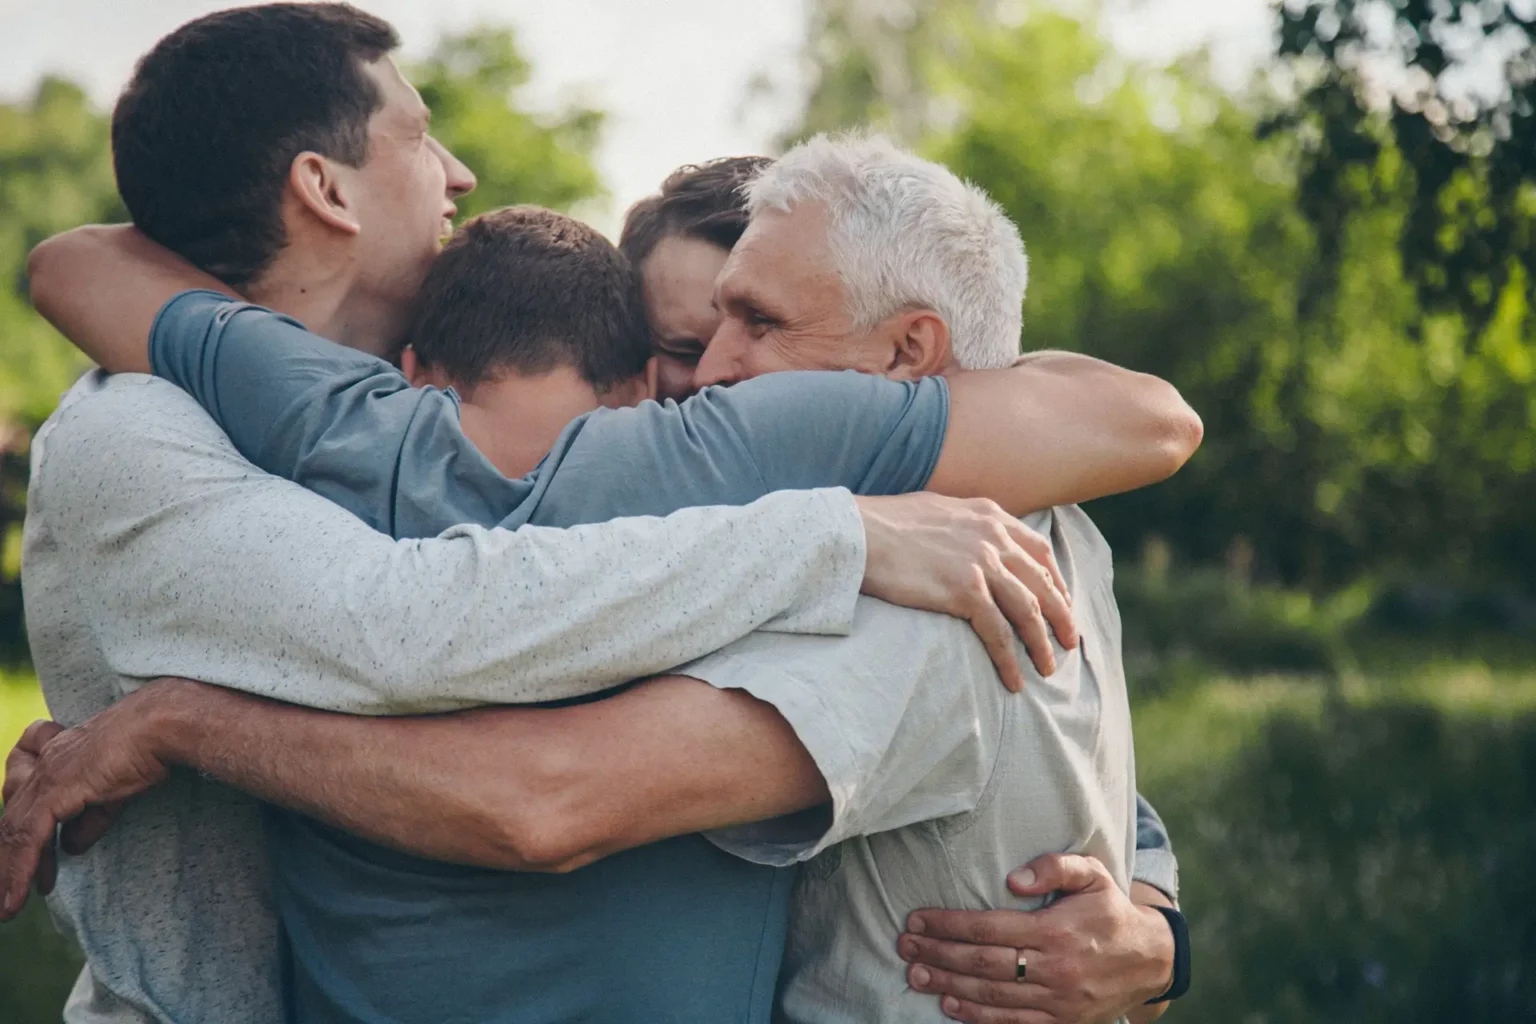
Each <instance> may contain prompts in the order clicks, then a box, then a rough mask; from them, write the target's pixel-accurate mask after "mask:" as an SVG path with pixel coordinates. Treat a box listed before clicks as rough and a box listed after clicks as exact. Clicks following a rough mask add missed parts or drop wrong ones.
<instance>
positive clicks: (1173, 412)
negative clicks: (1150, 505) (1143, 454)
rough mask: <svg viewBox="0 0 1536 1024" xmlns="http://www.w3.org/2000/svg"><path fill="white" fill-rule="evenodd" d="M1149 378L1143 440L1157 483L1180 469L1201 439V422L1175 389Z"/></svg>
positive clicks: (1202, 432) (1193, 452)
mask: <svg viewBox="0 0 1536 1024" xmlns="http://www.w3.org/2000/svg"><path fill="white" fill-rule="evenodd" d="M1152 380H1153V381H1154V382H1155V384H1154V385H1153V389H1154V391H1155V392H1156V394H1155V395H1154V396H1153V401H1152V402H1151V404H1150V406H1149V407H1148V409H1147V423H1148V425H1149V430H1148V436H1147V440H1148V441H1149V442H1150V447H1151V458H1150V461H1149V465H1150V466H1152V467H1155V470H1156V474H1157V480H1156V481H1154V482H1157V481H1162V480H1166V479H1168V478H1169V477H1171V476H1173V475H1174V474H1175V473H1177V472H1178V471H1179V470H1180V469H1182V468H1184V464H1185V463H1186V462H1188V461H1189V460H1190V458H1191V457H1192V456H1193V455H1194V454H1195V452H1196V451H1197V450H1198V449H1199V448H1200V442H1201V441H1202V440H1204V438H1205V424H1204V423H1203V422H1201V420H1200V414H1199V413H1197V412H1195V410H1194V409H1192V408H1190V406H1189V403H1188V402H1186V401H1184V397H1183V396H1182V395H1180V394H1179V391H1178V389H1177V388H1175V387H1174V386H1173V385H1172V384H1169V383H1168V382H1167V381H1164V380H1160V379H1158V378H1155V377H1154V378H1152Z"/></svg>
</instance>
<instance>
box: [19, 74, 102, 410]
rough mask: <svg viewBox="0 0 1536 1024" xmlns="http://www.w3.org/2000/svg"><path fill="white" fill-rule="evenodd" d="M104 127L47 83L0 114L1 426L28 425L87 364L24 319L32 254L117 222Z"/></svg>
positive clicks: (73, 97)
mask: <svg viewBox="0 0 1536 1024" xmlns="http://www.w3.org/2000/svg"><path fill="white" fill-rule="evenodd" d="M121 218H122V208H121V204H120V203H119V201H118V199H117V188H116V186H115V185H114V184H113V180H112V159H111V151H110V148H109V145H108V140H107V122H106V118H105V117H103V116H102V115H101V114H100V113H98V112H97V111H96V110H94V109H92V107H91V105H90V103H89V101H88V100H87V99H86V97H85V94H84V93H83V92H82V91H81V90H80V89H79V87H78V86H75V85H74V84H72V83H70V82H66V81H63V80H61V79H57V78H45V79H44V80H43V81H42V82H41V83H39V85H38V87H37V89H36V90H35V91H34V92H33V94H32V96H31V97H30V98H29V99H27V100H23V101H22V102H20V103H17V104H10V105H0V422H10V423H13V424H14V423H22V424H35V423H37V422H40V421H41V420H42V419H43V418H44V417H45V416H47V415H48V413H49V412H51V411H52V409H53V406H54V403H55V402H57V400H58V397H59V393H60V392H61V391H63V390H64V389H65V388H67V387H68V386H69V384H70V382H71V381H72V380H73V378H74V376H75V375H76V374H78V373H79V372H80V370H81V369H82V368H83V367H84V366H85V360H84V359H83V357H81V356H80V354H79V353H78V352H77V351H75V349H74V348H73V347H72V346H70V345H69V343H67V342H66V341H64V339H63V338H61V337H60V336H59V335H58V333H57V332H55V331H54V330H53V329H52V328H51V327H49V326H48V324H47V323H45V322H44V321H43V319H42V318H41V317H39V316H38V315H37V314H36V313H34V312H33V311H32V307H31V305H30V304H29V303H28V301H27V297H26V290H25V283H26V261H27V253H28V252H29V251H30V250H31V248H32V246H34V245H36V244H37V243H38V242H41V241H42V240H43V239H44V238H47V237H48V236H49V235H51V234H54V233H56V232H59V231H63V230H65V229H66V228H71V227H74V226H75V225H77V224H82V223H87V222H90V221H103V220H119V219H121Z"/></svg>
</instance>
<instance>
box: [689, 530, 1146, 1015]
mask: <svg viewBox="0 0 1536 1024" xmlns="http://www.w3.org/2000/svg"><path fill="white" fill-rule="evenodd" d="M1025 523H1026V525H1028V526H1031V527H1033V528H1034V529H1036V530H1038V531H1040V532H1042V533H1048V534H1049V536H1050V537H1051V539H1052V541H1053V544H1054V547H1055V552H1056V557H1057V560H1058V562H1059V563H1060V565H1061V568H1062V573H1063V575H1064V576H1065V577H1066V581H1067V585H1068V588H1069V592H1070V593H1071V594H1072V595H1073V601H1074V608H1075V610H1076V614H1077V621H1078V627H1079V631H1080V633H1081V635H1082V643H1081V645H1080V646H1079V648H1078V649H1077V650H1076V651H1073V652H1070V653H1069V652H1066V651H1064V650H1062V649H1061V648H1060V647H1058V648H1057V651H1056V655H1057V664H1058V668H1057V671H1056V672H1055V674H1053V675H1051V676H1049V677H1041V676H1039V675H1038V674H1034V673H1030V675H1029V676H1028V685H1027V686H1026V687H1025V690H1024V692H1023V693H1021V694H1010V693H1008V692H1007V691H1006V690H1004V689H1003V687H1002V684H1001V683H999V682H998V679H997V674H996V672H995V671H994V670H993V668H992V665H991V662H990V661H989V660H988V658H987V655H986V651H985V649H984V648H983V647H982V645H981V641H980V640H979V639H978V638H977V637H976V635H975V634H974V632H972V630H971V629H970V628H969V627H968V626H967V625H966V624H965V623H963V622H960V621H958V620H955V619H950V618H947V617H945V616H940V615H932V614H928V613H924V612H915V611H912V610H910V609H906V608H896V607H893V606H891V605H887V604H883V603H882V602H879V601H875V600H872V599H869V598H861V599H860V600H859V607H858V610H857V612H856V614H855V618H854V628H853V632H852V634H851V635H850V636H848V637H846V638H834V637H770V636H767V635H752V636H748V637H745V638H743V639H741V640H738V641H736V642H735V643H733V644H731V645H730V646H728V647H726V648H725V649H724V650H722V651H720V652H717V653H715V654H712V655H708V656H706V657H705V658H703V659H701V660H700V661H697V662H694V663H693V664H691V665H687V666H684V667H683V668H681V669H679V670H678V671H680V672H683V673H685V674H688V675H692V676H696V677H698V678H701V679H705V680H707V681H708V682H711V683H713V684H714V685H716V686H721V687H740V688H743V689H746V690H747V691H748V692H750V693H752V694H753V695H754V696H757V697H758V698H760V699H762V700H765V701H768V702H769V703H771V704H773V705H774V706H775V707H776V708H777V709H778V710H779V711H780V713H781V714H783V715H784V716H785V718H786V719H788V720H789V722H790V724H791V725H793V726H794V728H795V730H796V733H797V735H798V736H799V738H800V740H801V742H802V743H804V744H805V746H806V749H807V750H809V751H810V753H811V754H812V755H813V756H814V757H815V758H816V762H817V764H818V766H819V767H820V768H821V770H822V773H823V775H825V776H826V779H827V782H828V785H829V788H830V789H831V792H832V801H833V805H832V808H831V816H830V819H828V817H827V815H826V814H825V813H823V814H822V815H820V816H817V815H815V814H805V815H797V816H794V817H792V818H788V819H779V820H777V821H772V822H760V823H758V824H755V825H749V826H745V827H742V828H736V829H729V830H725V831H722V832H718V833H714V834H713V835H711V838H712V839H713V840H714V841H715V842H716V844H717V845H719V846H721V847H722V848H724V849H726V850H728V851H729V852H731V853H734V854H737V855H738V856H742V857H745V858H747V859H749V860H755V861H759V862H761V863H769V864H788V863H794V862H797V861H808V863H807V864H806V867H805V869H804V870H803V871H802V873H801V875H800V879H799V882H798V884H797V887H796V889H795V893H794V899H793V906H792V911H791V918H790V929H789V944H788V947H787V950H786V953H785V959H784V968H783V971H782V973H781V975H780V980H779V1000H778V1008H777V1015H776V1016H777V1019H780V1020H784V1021H794V1022H804V1024H832V1022H838V1024H842V1022H853V1021H867V1022H871V1024H874V1022H880V1024H887V1022H909V1021H910V1022H934V1024H937V1022H940V1021H944V1020H946V1019H947V1018H945V1017H944V1015H943V1014H942V1013H941V1012H940V1011H939V1006H938V1000H937V999H936V998H935V997H933V996H931V995H922V994H918V993H915V992H913V991H911V990H910V989H909V988H908V987H907V985H906V971H905V968H906V965H905V964H904V963H902V961H901V960H900V958H899V957H898V956H897V954H896V936H897V935H898V934H900V933H901V932H902V931H904V930H905V928H904V926H905V922H906V917H907V914H908V913H909V912H911V911H913V910H916V909H918V908H919V907H933V906H942V907H952V908H957V909H971V910H982V909H989V908H1009V907H1011V908H1019V909H1031V908H1033V907H1034V906H1037V905H1038V902H1037V901H1036V902H1028V901H1023V900H1020V899H1018V898H1016V897H1014V896H1013V895H1012V894H1011V893H1010V892H1009V891H1008V889H1007V886H1006V883H1005V880H1006V877H1007V874H1008V872H1010V871H1012V870H1013V869H1014V868H1016V867H1018V866H1019V865H1021V864H1024V863H1026V862H1027V861H1029V860H1032V859H1033V858H1034V857H1036V856H1039V855H1040V854H1043V853H1061V852H1068V853H1081V854H1087V855H1090V856H1093V857H1097V858H1099V860H1101V861H1102V862H1103V863H1104V865H1105V866H1106V867H1107V868H1108V869H1109V871H1110V873H1111V874H1112V875H1113V876H1114V879H1115V881H1116V882H1117V883H1118V884H1119V885H1120V887H1121V889H1123V890H1124V889H1128V888H1129V885H1130V880H1131V875H1132V870H1133V858H1134V857H1135V855H1136V850H1135V846H1136V784H1135V774H1136V772H1135V759H1134V753H1133V748H1132V742H1131V718H1130V708H1129V705H1128V702H1127V698H1126V689H1125V676H1124V673H1123V670H1122V667H1121V651H1120V617H1119V613H1118V611H1117V610H1116V607H1115V600H1114V592H1113V572H1112V566H1111V559H1110V551H1109V547H1108V545H1107V544H1106V543H1105V542H1104V538H1103V536H1102V535H1101V534H1100V533H1099V531H1098V530H1097V529H1096V528H1095V527H1094V525H1093V523H1092V522H1090V521H1089V519H1088V517H1087V516H1086V515H1084V514H1083V512H1082V511H1081V510H1080V509H1077V508H1059V509H1054V510H1051V511H1048V512H1044V513H1039V514H1037V515H1034V516H1030V517H1028V518H1027V519H1025ZM1019 653H1020V660H1021V664H1024V665H1028V664H1029V662H1028V660H1027V658H1026V657H1025V656H1024V652H1023V650H1022V648H1021V649H1020V652H1019ZM834 679H835V680H838V683H837V685H835V686H834V685H829V680H834Z"/></svg>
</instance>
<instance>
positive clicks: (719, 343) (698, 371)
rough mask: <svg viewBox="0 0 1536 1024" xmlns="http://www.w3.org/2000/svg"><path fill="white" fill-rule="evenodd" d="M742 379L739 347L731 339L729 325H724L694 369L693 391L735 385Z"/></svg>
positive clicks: (717, 331)
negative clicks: (718, 385) (720, 385)
mask: <svg viewBox="0 0 1536 1024" xmlns="http://www.w3.org/2000/svg"><path fill="white" fill-rule="evenodd" d="M741 379H742V377H741V359H740V357H739V355H738V346H737V345H736V344H735V343H734V341H733V340H732V339H731V337H730V332H729V331H728V330H727V325H726V324H723V323H722V324H721V325H720V327H719V328H718V329H717V330H716V331H715V336H714V337H713V338H711V339H709V343H708V344H707V345H705V346H704V353H703V355H701V356H699V362H698V365H697V366H695V367H694V368H693V389H694V390H695V391H697V390H699V389H700V388H707V387H709V386H710V385H711V384H734V383H736V382H737V381H739V380H741Z"/></svg>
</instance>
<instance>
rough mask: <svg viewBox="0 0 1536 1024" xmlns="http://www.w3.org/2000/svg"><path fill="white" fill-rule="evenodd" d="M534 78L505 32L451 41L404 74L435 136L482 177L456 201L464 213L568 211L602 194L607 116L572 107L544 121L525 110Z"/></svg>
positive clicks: (450, 38)
mask: <svg viewBox="0 0 1536 1024" xmlns="http://www.w3.org/2000/svg"><path fill="white" fill-rule="evenodd" d="M529 73H530V68H529V66H528V62H527V61H526V60H524V59H523V57H522V55H521V54H520V53H519V52H518V49H517V40H516V37H515V36H514V35H513V33H512V30H511V29H507V28H482V29H478V30H476V31H473V32H469V33H466V34H463V35H455V36H448V37H446V38H444V39H443V40H442V41H441V42H440V43H438V45H437V48H436V50H435V51H434V52H433V54H432V56H431V57H430V58H429V59H428V60H426V61H425V62H423V63H421V64H418V65H416V66H415V67H411V68H408V69H407V74H408V75H409V77H410V79H411V81H412V82H414V83H415V85H416V88H417V89H419V90H420V91H421V96H422V99H424V100H425V101H426V103H427V106H428V107H430V108H431V110H432V132H433V134H434V135H436V136H437V139H438V141H440V142H441V143H442V144H443V145H444V146H447V147H448V149H449V150H450V151H451V152H452V153H453V154H454V155H455V156H457V157H458V158H459V159H460V160H463V161H464V163H465V164H467V165H468V166H469V168H470V170H472V171H474V172H475V175H476V177H477V178H478V179H479V184H478V185H477V186H476V188H475V191H474V192H471V193H470V194H469V195H468V196H466V197H464V199H462V200H460V202H459V209H460V211H461V212H463V213H464V214H466V215H473V214H476V213H480V212H483V211H485V210H489V209H494V208H495V207H498V206H507V205H509V204H512V203H537V204H538V205H540V206H549V207H553V208H554V209H557V210H568V209H570V208H571V207H572V206H573V205H574V204H576V203H579V202H581V201H583V200H587V199H593V198H596V197H599V196H601V195H602V194H603V186H602V181H601V179H600V178H599V177H598V174H597V169H596V167H595V166H594V165H593V163H592V154H593V151H594V150H595V149H596V147H597V143H598V140H599V138H600V137H601V133H602V127H603V114H602V112H601V111H599V110H594V109H591V108H589V107H583V106H570V107H567V108H566V109H564V110H562V111H560V112H559V113H556V114H553V115H544V116H540V115H535V114H530V113H528V112H526V111H524V110H522V109H520V108H519V106H518V103H517V101H518V95H519V91H520V90H521V89H522V87H523V86H525V85H526V84H527V82H528V76H529Z"/></svg>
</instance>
